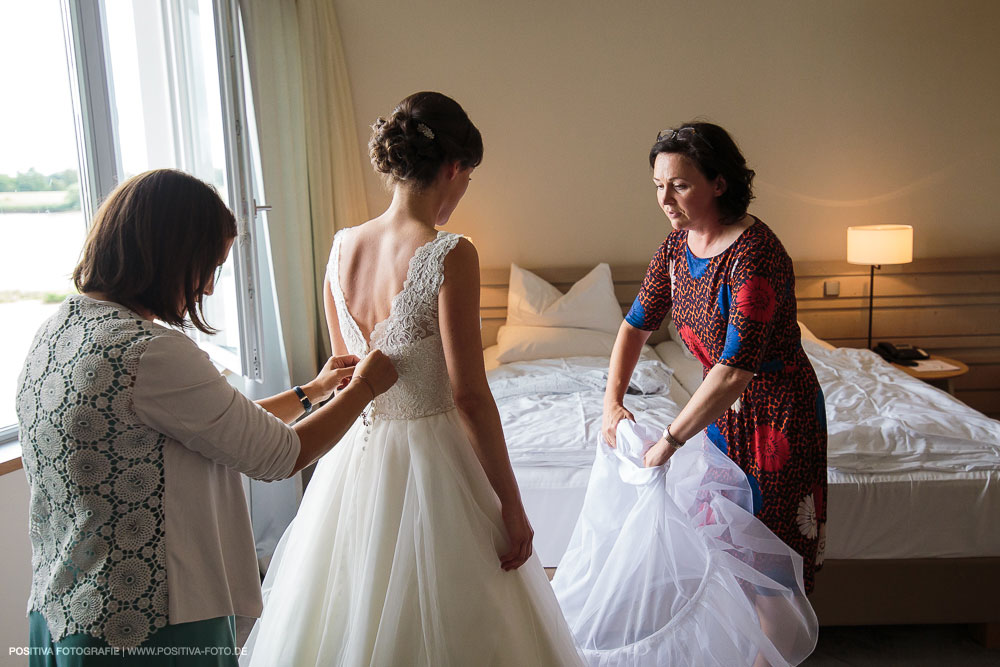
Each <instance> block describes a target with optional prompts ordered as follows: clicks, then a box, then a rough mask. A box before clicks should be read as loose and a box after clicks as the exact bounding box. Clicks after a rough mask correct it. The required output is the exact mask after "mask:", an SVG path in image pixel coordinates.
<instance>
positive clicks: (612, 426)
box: [601, 403, 635, 449]
mask: <svg viewBox="0 0 1000 667" xmlns="http://www.w3.org/2000/svg"><path fill="white" fill-rule="evenodd" d="M623 419H627V420H629V421H630V422H634V421H635V417H634V416H633V415H632V413H631V412H629V411H628V410H626V409H625V406H624V405H622V404H621V403H616V404H614V405H605V406H604V412H603V414H602V416H601V433H603V434H604V442H606V443H608V447H610V448H611V449H614V448H615V435H616V433H617V431H618V422H620V421H621V420H623Z"/></svg>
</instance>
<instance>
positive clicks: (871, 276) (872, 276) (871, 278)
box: [868, 264, 878, 350]
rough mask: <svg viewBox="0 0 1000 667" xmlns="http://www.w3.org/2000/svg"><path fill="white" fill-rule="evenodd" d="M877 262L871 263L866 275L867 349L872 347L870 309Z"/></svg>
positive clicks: (873, 296)
mask: <svg viewBox="0 0 1000 667" xmlns="http://www.w3.org/2000/svg"><path fill="white" fill-rule="evenodd" d="M877 266H878V265H877V264H872V266H871V273H870V274H869V277H868V349H869V350H870V349H872V311H873V310H874V308H875V268H876V267H877Z"/></svg>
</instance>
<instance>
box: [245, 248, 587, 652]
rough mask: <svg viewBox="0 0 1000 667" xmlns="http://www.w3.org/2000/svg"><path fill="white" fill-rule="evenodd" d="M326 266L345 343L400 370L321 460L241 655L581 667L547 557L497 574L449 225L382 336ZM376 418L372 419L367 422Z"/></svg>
mask: <svg viewBox="0 0 1000 667" xmlns="http://www.w3.org/2000/svg"><path fill="white" fill-rule="evenodd" d="M345 233H350V230H344V231H341V232H339V233H338V234H337V235H336V236H335V237H334V242H333V249H332V252H331V256H330V264H329V265H328V267H327V272H328V273H327V275H328V278H329V281H330V285H331V289H332V292H333V296H334V300H335V302H336V307H337V316H338V318H339V320H340V329H341V333H342V334H343V337H344V341H345V343H346V344H347V347H348V350H349V352H350V353H352V354H356V355H358V356H364V355H365V354H366V353H367V352H368V351H369V347H371V348H379V349H381V350H382V351H383V352H385V353H386V354H387V355H388V356H389V357H390V359H391V360H392V361H393V363H394V364H395V366H396V369H397V371H398V372H399V380H398V382H397V383H396V384H395V386H393V387H392V388H391V389H390V390H389V391H387V392H386V393H385V394H383V395H381V396H379V397H378V398H377V399H376V400H375V401H374V403H373V405H372V406H371V414H370V415H369V416H367V417H366V418H365V420H359V421H358V422H357V423H356V424H355V425H354V426H353V427H352V429H351V430H350V431H349V432H348V434H347V435H346V436H345V437H344V438H343V440H342V441H341V442H340V443H339V444H338V445H337V446H336V447H334V449H333V450H332V451H331V452H330V453H329V454H327V455H326V456H324V457H323V459H321V460H320V462H319V464H318V465H317V467H316V472H315V473H314V475H313V477H312V480H311V481H310V483H309V486H308V489H307V490H306V493H305V496H304V497H303V499H302V504H301V506H300V507H299V511H298V514H297V515H296V517H295V519H294V521H293V522H292V524H291V525H290V526H289V527H288V529H287V530H286V531H285V534H284V536H283V537H282V539H281V542H280V543H279V544H278V547H277V550H276V551H275V554H274V557H273V559H272V561H271V565H270V568H269V570H268V573H267V577H266V579H265V581H264V586H263V588H264V612H263V615H262V616H261V618H260V620H259V621H258V622H257V624H256V625H255V626H254V629H253V631H252V633H251V635H250V638H249V640H248V641H247V644H246V649H247V652H246V653H245V654H244V656H243V658H242V659H241V660H240V663H241V665H253V666H254V667H257V666H264V667H275V666H278V665H294V666H295V667H307V666H310V665H323V666H327V665H348V666H352V667H353V666H357V665H378V666H383V665H386V666H389V665H406V666H407V667H409V666H411V665H414V666H417V665H426V666H428V667H445V666H448V665H453V666H456V667H464V666H467V665H468V666H472V665H475V666H480V665H482V666H487V665H497V666H500V665H511V666H512V667H513V666H516V667H523V666H526V665H532V666H535V665H539V666H547V665H553V666H555V665H579V664H582V662H581V659H580V657H579V655H578V653H577V650H576V648H575V647H574V644H573V638H572V635H571V634H570V631H569V627H568V626H567V625H566V622H565V620H564V619H563V616H562V613H561V611H560V609H559V605H558V603H557V602H556V599H555V595H554V594H553V592H552V589H551V587H550V585H549V582H548V579H547V577H546V576H545V572H544V570H543V569H542V566H541V564H540V562H539V561H538V558H537V557H535V556H532V557H531V558H530V559H529V560H528V561H527V562H526V563H525V564H524V565H522V566H521V567H520V568H519V569H517V570H515V571H513V572H504V571H503V570H501V569H500V561H499V556H498V554H500V553H503V552H504V551H505V549H506V531H505V529H504V525H503V522H502V520H501V516H500V504H499V500H498V499H497V497H496V494H495V493H494V492H493V489H492V488H491V487H490V484H489V481H488V480H487V478H486V474H485V473H484V471H483V469H482V467H481V466H480V464H479V460H478V459H477V457H476V455H475V453H474V451H473V448H472V444H471V442H470V441H469V438H468V437H467V435H466V432H465V430H464V428H463V426H462V423H461V420H460V418H459V415H458V412H457V411H456V410H455V406H454V402H453V399H452V393H451V384H450V382H449V379H448V373H447V369H446V367H445V358H444V350H443V347H442V341H441V333H440V331H439V328H438V292H439V290H440V288H441V284H442V282H443V279H444V277H443V264H444V259H445V257H446V256H447V254H448V252H450V251H451V249H452V248H454V247H455V244H456V243H457V242H458V239H459V236H457V235H455V234H449V233H446V232H439V233H438V235H437V238H435V239H434V240H432V241H430V242H428V243H427V244H426V245H424V246H422V247H420V248H419V249H418V250H417V251H416V253H415V254H414V256H413V258H412V259H411V260H410V264H409V268H408V272H407V278H406V281H405V282H404V284H403V289H402V291H401V292H400V293H399V294H398V295H397V296H396V297H395V298H394V299H393V300H392V304H391V310H390V314H389V316H388V318H387V319H386V320H385V321H383V322H380V323H379V324H378V325H377V326H376V327H375V328H374V330H373V331H372V335H371V345H370V346H369V344H368V343H367V342H366V341H365V340H364V337H363V335H362V334H361V331H360V329H359V327H358V325H357V323H356V322H355V321H354V319H353V318H352V316H351V314H350V313H349V312H348V310H347V306H346V304H345V300H344V295H343V293H342V292H341V289H340V281H339V279H338V276H339V275H340V274H339V260H340V242H341V240H342V239H343V236H344V234H345ZM365 422H368V423H367V424H366V423H365Z"/></svg>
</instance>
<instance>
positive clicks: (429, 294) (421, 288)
mask: <svg viewBox="0 0 1000 667" xmlns="http://www.w3.org/2000/svg"><path fill="white" fill-rule="evenodd" d="M345 233H350V230H349V229H343V230H341V231H339V232H337V234H336V236H334V237H333V248H332V249H331V251H330V262H329V264H328V265H327V279H328V280H329V281H330V289H331V291H332V292H333V299H334V302H335V303H336V305H337V319H338V320H340V333H341V335H342V336H343V337H344V342H345V343H346V344H347V350H348V352H349V353H350V354H356V355H357V356H359V357H364V356H365V355H366V354H368V352H369V351H370V350H372V349H379V350H382V352H384V353H385V354H386V355H387V356H388V357H389V359H391V360H392V362H393V364H394V365H395V367H396V371H397V372H398V373H399V380H398V381H397V382H396V384H395V385H393V387H392V388H391V389H390V390H389V391H387V392H385V393H384V394H382V395H381V396H379V397H378V398H377V399H375V405H374V410H373V415H374V417H375V418H377V419H418V418H420V417H427V416H429V415H434V414H439V413H441V412H446V411H447V410H450V409H452V408H453V407H455V402H454V399H453V398H452V393H451V381H450V380H449V379H448V369H447V366H446V365H445V358H444V347H443V346H442V342H441V330H440V327H439V326H438V292H439V291H440V290H441V284H442V282H444V259H445V257H446V256H447V255H448V253H449V252H451V250H452V248H454V247H455V245H456V244H457V243H458V241H459V239H460V238H461V236H459V235H458V234H450V233H448V232H443V231H439V232H438V235H437V237H436V238H435V239H434V240H432V241H429V242H428V243H426V244H424V245H422V246H420V247H419V248H417V251H416V252H415V253H414V255H413V257H412V258H410V265H409V267H408V269H407V272H406V280H405V281H404V282H403V289H402V290H401V291H400V292H399V294H397V295H396V296H395V297H393V299H392V304H391V306H390V310H389V316H388V317H387V318H386V319H384V320H383V321H381V322H379V323H378V324H376V325H375V328H374V329H373V330H372V334H371V341H370V344H369V341H366V340H365V339H364V336H363V335H362V333H361V329H360V328H359V327H358V325H357V322H355V321H354V318H353V316H352V315H351V314H350V312H349V311H348V310H347V304H346V302H345V300H344V293H343V291H342V290H341V288H340V244H341V241H342V239H343V238H344V234H345Z"/></svg>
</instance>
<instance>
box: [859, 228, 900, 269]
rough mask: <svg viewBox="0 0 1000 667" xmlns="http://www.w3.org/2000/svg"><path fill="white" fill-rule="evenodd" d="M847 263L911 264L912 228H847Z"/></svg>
mask: <svg viewBox="0 0 1000 667" xmlns="http://www.w3.org/2000/svg"><path fill="white" fill-rule="evenodd" d="M847 261H848V263H850V264H874V265H878V264H908V263H909V262H912V261H913V227H911V226H910V225H864V226H861V227H848V228H847Z"/></svg>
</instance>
